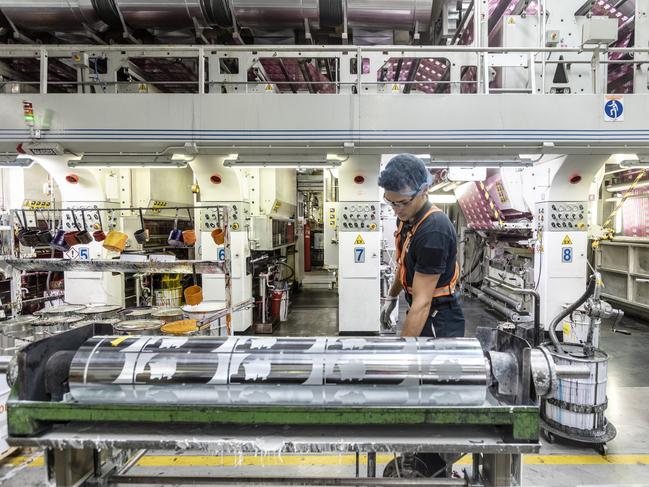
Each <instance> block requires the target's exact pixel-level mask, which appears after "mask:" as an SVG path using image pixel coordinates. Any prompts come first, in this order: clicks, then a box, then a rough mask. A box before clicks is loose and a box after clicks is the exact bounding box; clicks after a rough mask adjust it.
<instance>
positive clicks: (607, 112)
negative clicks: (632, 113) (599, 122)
mask: <svg viewBox="0 0 649 487" xmlns="http://www.w3.org/2000/svg"><path fill="white" fill-rule="evenodd" d="M604 121H605V122H623V121H624V97H623V96H615V95H610V96H606V97H605V99H604Z"/></svg>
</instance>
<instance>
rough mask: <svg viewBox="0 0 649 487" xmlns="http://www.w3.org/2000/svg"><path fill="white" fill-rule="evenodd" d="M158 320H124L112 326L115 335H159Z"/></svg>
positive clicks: (159, 322) (159, 324) (160, 322)
mask: <svg viewBox="0 0 649 487" xmlns="http://www.w3.org/2000/svg"><path fill="white" fill-rule="evenodd" d="M162 325H163V323H162V321H160V320H125V321H120V322H119V323H117V324H116V325H113V332H114V333H116V334H117V335H160V327H161V326H162Z"/></svg>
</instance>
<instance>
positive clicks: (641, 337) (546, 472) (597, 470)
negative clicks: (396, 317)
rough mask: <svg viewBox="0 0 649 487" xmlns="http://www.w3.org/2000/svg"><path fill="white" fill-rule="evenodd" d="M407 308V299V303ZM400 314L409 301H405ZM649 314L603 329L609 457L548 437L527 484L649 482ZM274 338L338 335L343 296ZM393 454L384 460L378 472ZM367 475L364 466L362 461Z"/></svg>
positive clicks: (13, 473) (36, 465)
mask: <svg viewBox="0 0 649 487" xmlns="http://www.w3.org/2000/svg"><path fill="white" fill-rule="evenodd" d="M402 305H403V303H402ZM462 306H463V309H464V311H465V316H466V319H467V336H471V335H472V334H473V333H474V331H475V328H476V327H477V326H493V325H495V324H496V322H497V321H498V318H497V317H496V316H494V315H492V314H491V313H490V312H488V311H487V310H486V309H485V308H484V306H483V305H482V304H480V303H478V302H476V301H474V300H470V299H465V300H464V301H463V303H462ZM400 314H401V315H402V316H403V314H405V306H402V308H401V313H400ZM647 324H649V317H648V319H647V321H646V322H642V321H641V320H637V319H633V318H629V317H625V319H624V321H623V322H622V326H621V327H622V328H624V329H627V330H629V331H631V332H632V335H631V336H626V335H621V334H613V333H612V332H611V330H610V323H605V325H604V328H603V329H602V334H601V340H600V343H601V345H602V348H603V349H604V350H605V351H606V352H607V353H608V354H609V356H610V363H609V375H608V381H609V382H608V398H609V408H608V411H607V417H608V418H609V420H610V421H611V422H612V423H614V424H615V426H616V427H617V430H618V436H617V438H615V440H613V441H612V442H610V443H609V445H608V446H609V450H608V455H607V456H606V457H602V456H600V455H598V454H597V453H596V452H595V451H594V450H593V449H590V448H585V447H583V446H580V445H577V444H570V443H555V444H548V443H547V442H545V441H543V447H542V449H541V452H540V454H539V455H527V456H525V457H524V485H526V486H553V487H578V486H591V485H592V486H595V485H597V486H620V487H622V486H624V487H629V486H640V485H648V486H649V408H647V406H646V405H647V404H649V375H648V374H647V372H646V370H647V366H648V365H649V356H648V355H647V350H649V327H648V326H647ZM275 334H276V335H293V336H310V335H335V334H337V295H336V292H335V291H330V290H326V289H311V290H304V291H303V292H301V293H298V294H296V295H295V296H294V297H293V306H292V309H291V312H290V315H289V320H288V321H287V322H285V323H282V324H281V325H280V326H279V327H278V329H277V330H276V331H275ZM390 459H391V457H390V456H389V455H380V456H379V457H378V463H379V465H378V467H377V472H378V473H379V474H380V473H381V472H382V469H383V465H385V463H387V462H388V461H389V460H390ZM354 462H355V459H354V457H353V456H352V455H341V456H338V455H336V456H330V455H328V456H320V455H312V456H292V455H283V456H274V455H269V456H263V457H216V456H206V455H205V453H204V452H184V451H183V452H173V451H156V452H150V453H149V454H147V455H146V456H145V457H143V458H142V459H141V460H140V461H139V463H138V465H137V466H136V467H135V468H134V469H133V470H132V473H134V474H150V475H180V476H191V475H234V476H242V475H250V476H257V475H268V476H273V475H277V476H333V475H337V476H353V475H354V472H355V464H354ZM362 462H363V463H362V465H361V472H363V470H364V468H365V463H364V459H362ZM465 468H466V469H467V470H469V471H470V465H469V463H468V461H467V460H463V461H461V462H459V463H458V464H456V465H455V467H454V470H455V471H456V472H458V473H460V472H461V471H462V470H463V469H465ZM44 479H45V469H44V466H43V459H42V456H41V455H40V453H38V452H22V453H20V454H18V455H16V456H14V457H11V458H9V459H6V460H5V461H4V462H3V463H1V464H0V485H2V486H3V487H4V486H7V487H14V486H15V487H24V486H26V485H30V486H31V485H34V486H38V485H46V483H45V480H44Z"/></svg>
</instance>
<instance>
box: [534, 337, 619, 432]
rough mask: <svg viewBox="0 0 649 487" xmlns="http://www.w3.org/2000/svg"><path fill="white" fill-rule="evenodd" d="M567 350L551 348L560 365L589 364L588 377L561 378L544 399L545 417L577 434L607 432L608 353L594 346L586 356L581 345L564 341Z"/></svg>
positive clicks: (559, 427) (555, 425) (551, 423)
mask: <svg viewBox="0 0 649 487" xmlns="http://www.w3.org/2000/svg"><path fill="white" fill-rule="evenodd" d="M563 348H564V351H565V353H564V354H559V353H557V352H555V351H552V350H551V351H550V353H551V354H552V357H553V358H554V361H555V363H556V364H557V365H586V366H587V367H588V368H589V369H590V377H589V378H587V379H558V386H557V389H556V391H555V392H553V393H552V394H551V395H549V396H547V397H546V398H545V399H544V400H543V410H542V415H543V419H544V420H545V421H546V422H547V423H548V424H549V425H550V426H552V427H554V428H556V429H559V430H562V431H565V432H567V433H569V434H572V435H574V436H580V437H596V436H600V435H603V434H604V433H605V432H606V428H607V421H606V416H605V414H604V413H605V410H606V407H607V398H606V381H607V369H608V355H606V353H604V352H603V351H602V350H599V349H595V355H594V357H585V356H584V355H583V349H582V347H581V346H579V345H569V344H564V345H563Z"/></svg>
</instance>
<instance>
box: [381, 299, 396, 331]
mask: <svg viewBox="0 0 649 487" xmlns="http://www.w3.org/2000/svg"><path fill="white" fill-rule="evenodd" d="M396 305H397V298H394V297H388V298H386V299H385V304H384V305H383V307H382V308H381V326H383V328H386V329H388V330H389V329H391V328H392V319H391V318H390V315H391V314H392V311H393V310H394V307H395V306H396Z"/></svg>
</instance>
